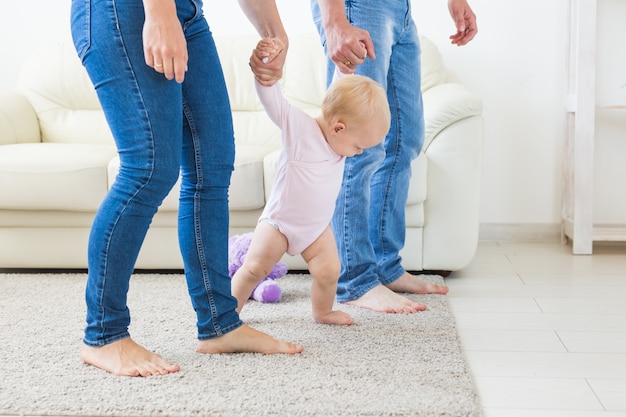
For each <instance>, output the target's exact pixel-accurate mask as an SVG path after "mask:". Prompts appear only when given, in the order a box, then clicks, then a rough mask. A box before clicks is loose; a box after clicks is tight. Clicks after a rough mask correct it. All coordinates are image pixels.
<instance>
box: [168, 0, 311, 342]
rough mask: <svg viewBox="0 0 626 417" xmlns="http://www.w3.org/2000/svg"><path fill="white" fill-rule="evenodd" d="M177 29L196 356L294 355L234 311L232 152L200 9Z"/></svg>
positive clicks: (184, 229)
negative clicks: (182, 49)
mask: <svg viewBox="0 0 626 417" xmlns="http://www.w3.org/2000/svg"><path fill="white" fill-rule="evenodd" d="M189 4H193V2H190V3H189ZM179 14H180V13H179ZM183 28H184V30H185V35H186V37H187V48H188V52H189V69H188V71H187V74H186V75H185V81H184V83H183V113H184V128H183V132H184V138H183V142H184V143H183V158H182V160H183V162H182V185H181V195H180V207H179V241H180V247H181V251H182V255H183V259H184V263H185V274H186V277H187V285H188V289H189V295H190V296H191V300H192V304H193V306H194V309H195V311H196V315H197V318H198V322H197V324H198V339H199V343H198V347H197V351H198V352H201V353H221V352H261V353H298V352H301V351H302V347H300V346H296V345H294V344H291V343H287V342H284V341H280V340H276V339H273V338H272V337H270V336H268V335H266V334H264V333H261V332H258V331H256V330H254V329H252V328H250V327H249V326H246V325H244V324H243V323H242V321H241V320H240V318H239V314H238V313H237V311H236V307H237V300H236V299H235V298H234V297H233V296H232V293H231V280H230V278H229V276H228V222H229V216H228V187H229V184H230V176H231V172H232V170H233V164H234V152H235V150H234V146H235V145H234V134H233V127H232V114H231V110H230V104H229V101H228V94H227V91H226V84H225V81H224V77H223V74H222V70H221V65H220V62H219V58H218V55H217V50H216V48H215V44H214V41H213V37H212V35H211V33H210V31H209V28H208V26H207V23H206V21H205V19H204V17H203V16H202V13H201V10H200V9H199V8H197V14H196V15H195V17H194V18H193V19H191V20H190V21H186V22H184V24H183Z"/></svg>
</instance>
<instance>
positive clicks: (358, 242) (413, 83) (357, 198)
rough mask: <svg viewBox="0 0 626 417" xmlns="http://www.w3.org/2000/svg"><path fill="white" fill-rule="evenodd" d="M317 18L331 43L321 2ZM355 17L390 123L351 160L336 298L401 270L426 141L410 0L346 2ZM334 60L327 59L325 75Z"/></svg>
mask: <svg viewBox="0 0 626 417" xmlns="http://www.w3.org/2000/svg"><path fill="white" fill-rule="evenodd" d="M311 8H312V12H313V20H314V22H315V24H316V26H317V28H318V30H319V32H320V37H321V40H322V44H323V45H324V46H326V38H325V34H324V28H323V26H322V21H321V14H320V11H319V6H318V4H317V0H311ZM345 8H346V16H347V17H348V20H349V21H350V23H351V24H352V25H354V26H356V27H358V28H361V29H365V30H367V31H368V32H369V34H370V36H371V38H372V41H373V42H374V48H375V49H374V51H375V53H376V60H371V59H369V58H368V59H367V60H366V61H365V63H363V64H362V65H359V66H358V67H357V71H356V72H357V74H361V75H366V76H369V77H371V78H373V79H374V80H376V81H378V82H379V83H380V84H381V85H382V86H383V87H384V88H385V89H386V91H387V97H388V99H389V105H390V108H391V128H390V130H389V133H388V134H387V137H386V138H385V140H384V142H383V143H382V144H381V145H380V146H378V147H375V148H370V149H366V150H365V151H364V152H363V153H362V154H361V155H358V156H354V157H351V158H346V166H345V171H344V177H343V185H342V188H341V192H340V193H339V197H338V199H337V207H336V209H335V214H334V217H333V220H332V227H333V231H334V233H335V236H336V239H337V247H338V249H339V256H340V259H341V275H340V277H339V285H338V288H337V299H338V300H339V301H343V302H345V301H351V300H354V299H356V298H359V297H361V296H362V295H364V294H365V293H366V292H368V291H369V290H371V289H372V288H374V287H375V286H377V285H380V284H389V283H391V282H393V281H395V280H396V279H398V278H399V277H400V276H401V275H402V274H403V273H404V268H403V267H402V265H401V261H402V260H401V258H400V254H399V252H400V250H401V249H402V248H403V246H404V239H405V229H406V227H405V214H404V209H405V205H406V201H407V195H408V188H409V181H410V179H411V161H412V160H413V159H415V158H416V157H417V156H418V155H419V153H420V151H421V148H422V144H423V143H424V115H423V104H422V94H421V90H420V74H421V67H420V65H421V62H420V52H421V50H420V45H419V37H418V32H417V28H416V26H415V23H414V21H413V19H412V17H411V5H410V0H385V1H384V2H381V1H379V0H346V1H345ZM333 71H334V64H333V63H332V62H331V61H330V59H329V60H328V80H332V73H333Z"/></svg>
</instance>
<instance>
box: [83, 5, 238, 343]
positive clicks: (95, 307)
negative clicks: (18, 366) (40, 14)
mask: <svg viewBox="0 0 626 417" xmlns="http://www.w3.org/2000/svg"><path fill="white" fill-rule="evenodd" d="M176 8H177V12H178V17H179V19H180V22H181V25H182V27H183V30H184V33H185V36H186V39H187V48H188V54H189V70H188V71H187V73H186V76H185V81H184V82H183V83H182V84H178V83H177V82H175V81H173V80H172V81H168V80H167V79H165V77H164V76H163V75H162V74H160V73H157V72H156V71H154V70H153V69H152V68H150V67H148V66H147V65H146V63H145V61H144V54H143V43H142V29H143V23H144V9H143V2H142V0H72V13H71V28H72V36H73V39H74V44H75V47H76V50H77V52H78V56H79V57H80V59H81V60H82V62H83V65H84V66H85V68H86V69H87V72H88V73H89V76H90V78H91V81H92V82H93V84H94V86H95V88H96V92H97V94H98V98H99V100H100V103H101V105H102V108H103V110H104V114H105V116H106V119H107V122H108V124H109V127H110V128H111V131H112V133H113V136H114V138H115V143H116V145H117V149H118V152H119V156H120V162H121V164H120V165H121V166H120V172H119V175H118V176H117V178H116V180H115V183H114V184H113V185H112V187H111V189H110V191H109V193H108V194H107V196H106V198H105V199H104V201H103V202H102V205H101V206H100V209H99V210H98V212H97V214H96V217H95V219H94V222H93V225H92V229H91V235H90V238H89V250H88V253H89V259H88V262H89V274H88V279H87V287H86V302H87V326H86V328H85V337H84V343H85V344H87V345H90V346H102V345H105V344H108V343H111V342H114V341H116V340H120V339H122V338H125V337H128V336H129V333H128V326H129V324H130V313H129V310H128V307H127V305H126V295H127V292H128V288H129V280H130V277H131V274H132V272H133V270H134V265H135V261H136V259H137V255H138V253H139V249H140V247H141V245H142V243H143V240H144V237H145V235H146V232H147V231H148V227H149V226H150V223H151V221H152V218H153V216H154V214H155V213H156V211H157V208H158V207H159V205H160V204H161V202H162V201H163V199H164V198H165V196H166V195H167V194H168V192H169V191H170V189H171V188H172V186H173V185H174V184H175V182H176V180H177V178H178V176H179V173H180V174H181V176H182V185H181V194H180V208H179V216H178V234H179V243H180V249H181V252H182V257H183V260H184V268H185V274H186V278H187V286H188V289H189V295H190V296H191V301H192V304H193V307H194V309H195V311H196V313H197V318H198V321H197V327H198V338H199V339H200V340H204V339H210V338H213V337H217V336H220V335H223V334H225V333H227V332H229V331H232V330H234V329H236V328H237V327H239V326H241V324H242V322H241V321H240V319H239V315H238V314H237V312H236V311H235V308H236V306H237V302H236V300H235V298H234V297H233V296H232V295H231V291H230V279H229V278H228V221H229V218H228V187H229V184H230V176H231V173H232V170H233V164H234V153H235V149H234V134H233V125H232V116H231V111H230V103H229V100H228V95H227V91H226V85H225V82H224V75H223V73H222V70H221V65H220V62H219V58H218V55H217V51H216V48H215V44H214V42H213V37H212V34H211V32H210V30H209V27H208V25H207V22H206V20H205V19H204V16H203V14H202V2H201V0H176ZM85 134H86V135H88V134H89V132H88V131H86V132H85ZM166 309H167V306H164V311H166Z"/></svg>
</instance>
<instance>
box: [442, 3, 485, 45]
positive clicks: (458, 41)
mask: <svg viewBox="0 0 626 417" xmlns="http://www.w3.org/2000/svg"><path fill="white" fill-rule="evenodd" d="M448 9H449V10H450V16H452V20H454V24H455V25H456V33H455V34H454V35H451V36H450V39H451V40H452V43H453V44H455V45H457V46H462V45H465V44H467V43H468V42H469V41H471V40H472V39H474V36H476V34H477V33H478V27H477V26H476V15H475V14H474V12H473V11H472V9H471V8H470V7H469V4H467V0H448Z"/></svg>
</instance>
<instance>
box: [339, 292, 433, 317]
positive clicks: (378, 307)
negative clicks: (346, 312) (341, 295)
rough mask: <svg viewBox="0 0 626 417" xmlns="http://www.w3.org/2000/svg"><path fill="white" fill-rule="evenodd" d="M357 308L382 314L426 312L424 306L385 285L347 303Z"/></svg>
mask: <svg viewBox="0 0 626 417" xmlns="http://www.w3.org/2000/svg"><path fill="white" fill-rule="evenodd" d="M344 304H349V305H353V306H357V307H363V308H368V309H370V310H374V311H378V312H381V313H409V314H410V313H417V312H418V311H424V310H426V306H425V305H424V304H421V303H418V302H416V301H413V300H410V299H408V298H406V297H404V296H402V295H400V294H396V293H395V292H393V291H392V290H390V289H389V288H387V287H386V286H384V285H377V286H376V287H374V288H372V289H371V290H369V291H368V292H366V293H365V294H363V295H362V296H361V297H360V298H357V299H356V300H352V301H347V302H345V303H344Z"/></svg>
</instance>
